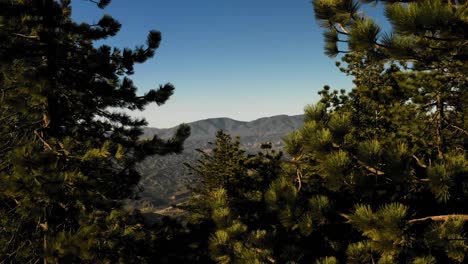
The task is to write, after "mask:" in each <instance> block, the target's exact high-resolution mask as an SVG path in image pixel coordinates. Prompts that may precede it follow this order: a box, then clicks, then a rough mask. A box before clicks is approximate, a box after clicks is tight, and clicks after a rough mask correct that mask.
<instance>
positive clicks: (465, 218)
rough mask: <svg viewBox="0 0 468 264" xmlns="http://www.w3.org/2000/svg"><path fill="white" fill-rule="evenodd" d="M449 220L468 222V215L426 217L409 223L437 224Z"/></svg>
mask: <svg viewBox="0 0 468 264" xmlns="http://www.w3.org/2000/svg"><path fill="white" fill-rule="evenodd" d="M451 219H459V220H463V221H468V215H461V214H453V215H436V216H428V217H423V218H417V219H412V220H409V223H411V224H412V223H418V222H423V221H427V220H432V221H437V222H445V221H447V220H451Z"/></svg>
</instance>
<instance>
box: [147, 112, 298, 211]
mask: <svg viewBox="0 0 468 264" xmlns="http://www.w3.org/2000/svg"><path fill="white" fill-rule="evenodd" d="M302 124H303V116H302V115H297V116H287V115H279V116H273V117H265V118H260V119H257V120H254V121H251V122H243V121H237V120H233V119H230V118H210V119H206V120H200V121H196V122H193V123H189V124H188V125H189V126H190V128H191V135H190V137H189V138H188V139H187V140H186V142H185V144H184V147H185V150H184V152H183V154H180V155H169V156H164V157H151V158H148V159H146V160H145V161H144V162H142V163H141V164H140V165H139V166H138V169H139V170H140V171H141V173H142V175H143V178H142V180H141V182H140V186H141V187H142V191H141V193H140V196H141V197H142V200H141V202H142V203H149V205H151V206H154V207H166V206H167V205H169V204H171V203H176V202H180V201H183V200H185V199H186V198H187V197H188V195H189V193H188V190H187V185H188V184H189V182H190V180H191V175H190V172H189V170H188V168H186V167H185V166H183V165H181V164H183V163H193V162H195V161H196V160H197V159H198V158H199V155H200V154H199V153H198V152H197V151H196V149H202V150H205V151H208V150H209V149H210V148H211V145H210V144H209V142H210V141H212V140H213V139H214V138H215V134H216V132H217V131H218V130H220V129H222V130H224V131H226V132H227V133H229V134H231V135H232V136H240V138H241V144H242V146H243V147H244V149H245V150H247V152H256V151H258V150H259V149H260V145H261V144H262V143H264V142H271V143H272V145H273V148H274V149H281V147H282V138H283V137H284V136H285V135H287V134H288V133H290V132H291V131H293V130H296V129H298V128H300V127H301V126H302ZM175 131H176V128H175V127H174V128H167V129H158V128H145V129H144V134H143V137H144V138H151V137H153V135H158V136H159V137H161V138H168V137H170V136H171V135H173V134H174V132H175Z"/></svg>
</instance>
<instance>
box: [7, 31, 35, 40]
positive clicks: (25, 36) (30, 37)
mask: <svg viewBox="0 0 468 264" xmlns="http://www.w3.org/2000/svg"><path fill="white" fill-rule="evenodd" d="M13 35H15V36H18V37H22V38H26V39H36V40H39V36H36V35H31V36H28V35H24V34H20V33H13Z"/></svg>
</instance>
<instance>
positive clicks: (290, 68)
mask: <svg viewBox="0 0 468 264" xmlns="http://www.w3.org/2000/svg"><path fill="white" fill-rule="evenodd" d="M106 13H107V14H110V15H111V16H113V17H114V18H116V19H117V20H119V22H120V23H121V24H122V30H121V31H120V32H119V34H118V35H117V36H116V37H114V38H112V39H108V40H106V41H105V43H107V44H110V45H112V46H118V47H122V48H123V47H134V46H136V45H140V44H144V42H145V40H146V36H147V33H148V31H149V30H152V29H156V30H159V31H161V32H162V34H163V41H162V44H161V47H160V48H159V49H158V51H157V54H156V56H155V57H154V58H153V59H151V60H150V61H148V62H147V63H145V64H142V65H138V66H137V67H136V68H135V74H134V75H133V76H132V77H131V78H132V79H133V80H134V82H135V83H136V84H137V86H138V87H139V92H140V93H144V92H145V91H147V90H148V89H151V88H155V87H157V86H158V85H159V84H162V83H166V82H171V83H173V84H174V85H175V87H176V91H175V94H174V96H173V97H171V99H170V100H169V101H168V102H167V103H166V104H165V105H163V106H162V107H157V106H155V105H152V106H150V107H148V108H147V109H146V110H145V111H143V112H138V113H133V115H135V116H144V117H145V118H146V119H147V120H148V122H149V125H150V126H153V127H161V128H162V127H171V126H175V125H178V124H180V123H182V122H192V121H196V120H199V119H205V118H211V117H230V118H233V119H237V120H243V121H249V120H254V119H257V118H260V117H265V116H273V115H278V114H289V115H293V114H301V113H302V110H303V108H304V106H305V105H307V104H310V103H314V102H316V101H317V100H318V98H319V97H318V95H317V92H318V91H319V90H320V89H321V88H322V87H323V85H325V84H329V85H331V86H332V87H333V88H338V89H340V88H347V89H348V88H350V87H351V86H352V84H351V78H349V77H347V76H345V75H344V74H343V73H341V72H340V71H339V70H338V69H337V68H336V66H335V60H334V59H330V58H327V57H326V56H325V55H324V54H323V38H322V29H320V28H319V26H318V23H317V22H316V21H315V19H314V14H313V9H312V3H311V1H310V0H196V1H194V0H138V1H123V0H114V1H112V3H111V4H110V5H109V6H108V7H107V8H106V9H104V10H100V9H98V8H96V7H95V6H94V5H93V4H92V3H90V2H87V1H73V17H74V19H75V20H77V21H86V22H96V21H98V20H99V18H100V17H101V16H102V15H103V14H106Z"/></svg>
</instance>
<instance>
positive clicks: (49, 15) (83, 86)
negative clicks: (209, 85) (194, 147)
mask: <svg viewBox="0 0 468 264" xmlns="http://www.w3.org/2000/svg"><path fill="white" fill-rule="evenodd" d="M91 2H94V1H91ZM109 2H110V1H99V2H98V3H96V4H97V5H98V7H99V8H104V7H105V6H106V5H107V4H109ZM90 8H93V7H92V6H90ZM71 12H72V10H71V1H67V0H63V1H54V0H44V1H10V0H8V1H0V43H1V46H0V123H1V124H2V125H1V126H0V223H1V229H0V245H1V246H0V262H5V263H10V262H15V263H29V262H31V263H35V262H37V261H43V262H44V263H78V262H79V263H96V262H102V263H143V262H144V261H145V259H144V257H145V256H147V252H145V251H146V249H147V248H148V245H150V243H151V241H153V239H154V234H153V233H152V232H150V231H149V230H148V229H147V228H146V227H145V225H144V222H143V218H142V217H141V216H139V214H138V213H137V212H135V213H131V212H127V211H125V210H123V209H122V200H123V199H126V198H131V197H132V194H133V193H134V191H135V186H136V184H137V183H138V181H139V179H140V176H139V174H138V173H137V172H136V170H135V164H136V163H137V162H139V161H141V160H142V159H143V158H145V157H147V156H149V155H154V154H161V155H163V154H167V153H173V152H180V151H181V150H182V143H183V141H184V140H185V138H187V137H188V134H189V129H188V127H186V126H182V127H181V128H180V129H179V130H178V131H177V133H176V134H175V135H174V137H173V138H172V139H170V140H161V139H159V138H158V137H154V138H153V139H150V140H144V141H142V140H139V136H140V135H141V133H142V131H141V127H142V126H144V125H146V122H145V120H142V119H134V118H131V117H130V116H128V115H127V114H125V113H123V112H117V111H115V110H112V109H116V108H125V109H130V110H135V109H138V110H142V109H144V107H145V106H147V105H148V104H150V103H156V104H158V105H162V104H164V102H165V101H166V100H167V99H168V98H169V97H170V96H171V95H172V93H173V91H174V87H173V86H172V85H171V84H166V85H162V86H160V87H159V88H158V89H155V90H150V91H149V92H147V93H146V94H144V95H137V93H136V91H137V88H136V87H135V86H134V85H133V83H132V81H131V79H130V78H129V76H131V75H132V74H133V72H134V65H135V64H138V63H143V62H145V61H146V60H148V59H149V58H151V57H152V56H153V55H154V53H155V50H156V49H157V48H158V46H159V43H160V41H161V34H160V33H159V32H157V31H151V32H150V33H149V34H148V38H147V41H146V45H145V46H140V47H137V48H135V49H128V48H125V49H123V50H121V49H118V48H111V47H109V46H107V45H101V46H95V45H93V43H95V41H98V40H102V39H105V38H107V37H111V36H114V35H115V34H117V32H118V31H119V29H120V24H119V23H118V22H117V21H116V20H114V19H113V18H112V17H110V16H108V15H106V16H103V17H102V19H100V20H99V21H98V22H97V23H96V24H95V25H91V24H87V23H81V24H78V23H75V22H73V21H72V19H71Z"/></svg>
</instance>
